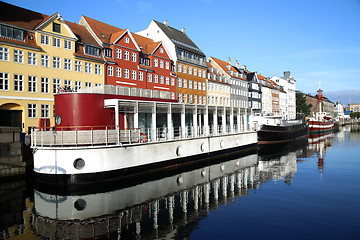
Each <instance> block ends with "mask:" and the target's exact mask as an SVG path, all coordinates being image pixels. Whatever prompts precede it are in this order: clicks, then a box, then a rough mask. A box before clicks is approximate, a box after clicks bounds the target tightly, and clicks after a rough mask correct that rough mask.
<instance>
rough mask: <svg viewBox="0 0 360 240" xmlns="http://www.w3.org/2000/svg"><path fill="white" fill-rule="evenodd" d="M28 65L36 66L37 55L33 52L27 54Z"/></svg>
mask: <svg viewBox="0 0 360 240" xmlns="http://www.w3.org/2000/svg"><path fill="white" fill-rule="evenodd" d="M28 64H29V65H32V66H36V65H37V54H36V53H33V52H28Z"/></svg>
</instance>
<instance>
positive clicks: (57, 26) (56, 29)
mask: <svg viewBox="0 0 360 240" xmlns="http://www.w3.org/2000/svg"><path fill="white" fill-rule="evenodd" d="M52 27H53V32H56V33H61V25H60V24H58V23H53V26H52Z"/></svg>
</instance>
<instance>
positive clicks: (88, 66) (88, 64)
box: [85, 62, 92, 74]
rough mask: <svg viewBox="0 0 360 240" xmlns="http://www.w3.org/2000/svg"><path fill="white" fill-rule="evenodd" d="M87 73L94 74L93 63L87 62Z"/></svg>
mask: <svg viewBox="0 0 360 240" xmlns="http://www.w3.org/2000/svg"><path fill="white" fill-rule="evenodd" d="M85 73H89V74H91V73H92V63H89V62H85Z"/></svg>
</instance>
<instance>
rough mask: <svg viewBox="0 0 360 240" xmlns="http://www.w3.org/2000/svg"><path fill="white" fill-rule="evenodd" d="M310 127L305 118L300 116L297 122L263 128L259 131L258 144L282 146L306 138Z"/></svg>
mask: <svg viewBox="0 0 360 240" xmlns="http://www.w3.org/2000/svg"><path fill="white" fill-rule="evenodd" d="M307 131H308V125H307V123H306V121H305V118H304V116H300V115H299V116H298V118H297V119H296V120H287V121H282V122H281V124H279V125H267V124H264V125H262V126H261V128H260V130H259V131H258V144H259V145H266V144H280V143H288V142H292V141H296V140H299V139H303V138H306V134H307Z"/></svg>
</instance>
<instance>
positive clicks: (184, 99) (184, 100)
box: [183, 93, 187, 103]
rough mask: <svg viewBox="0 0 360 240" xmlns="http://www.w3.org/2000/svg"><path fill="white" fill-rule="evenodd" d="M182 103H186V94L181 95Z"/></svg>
mask: <svg viewBox="0 0 360 240" xmlns="http://www.w3.org/2000/svg"><path fill="white" fill-rule="evenodd" d="M183 103H187V94H186V93H184V94H183Z"/></svg>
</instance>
